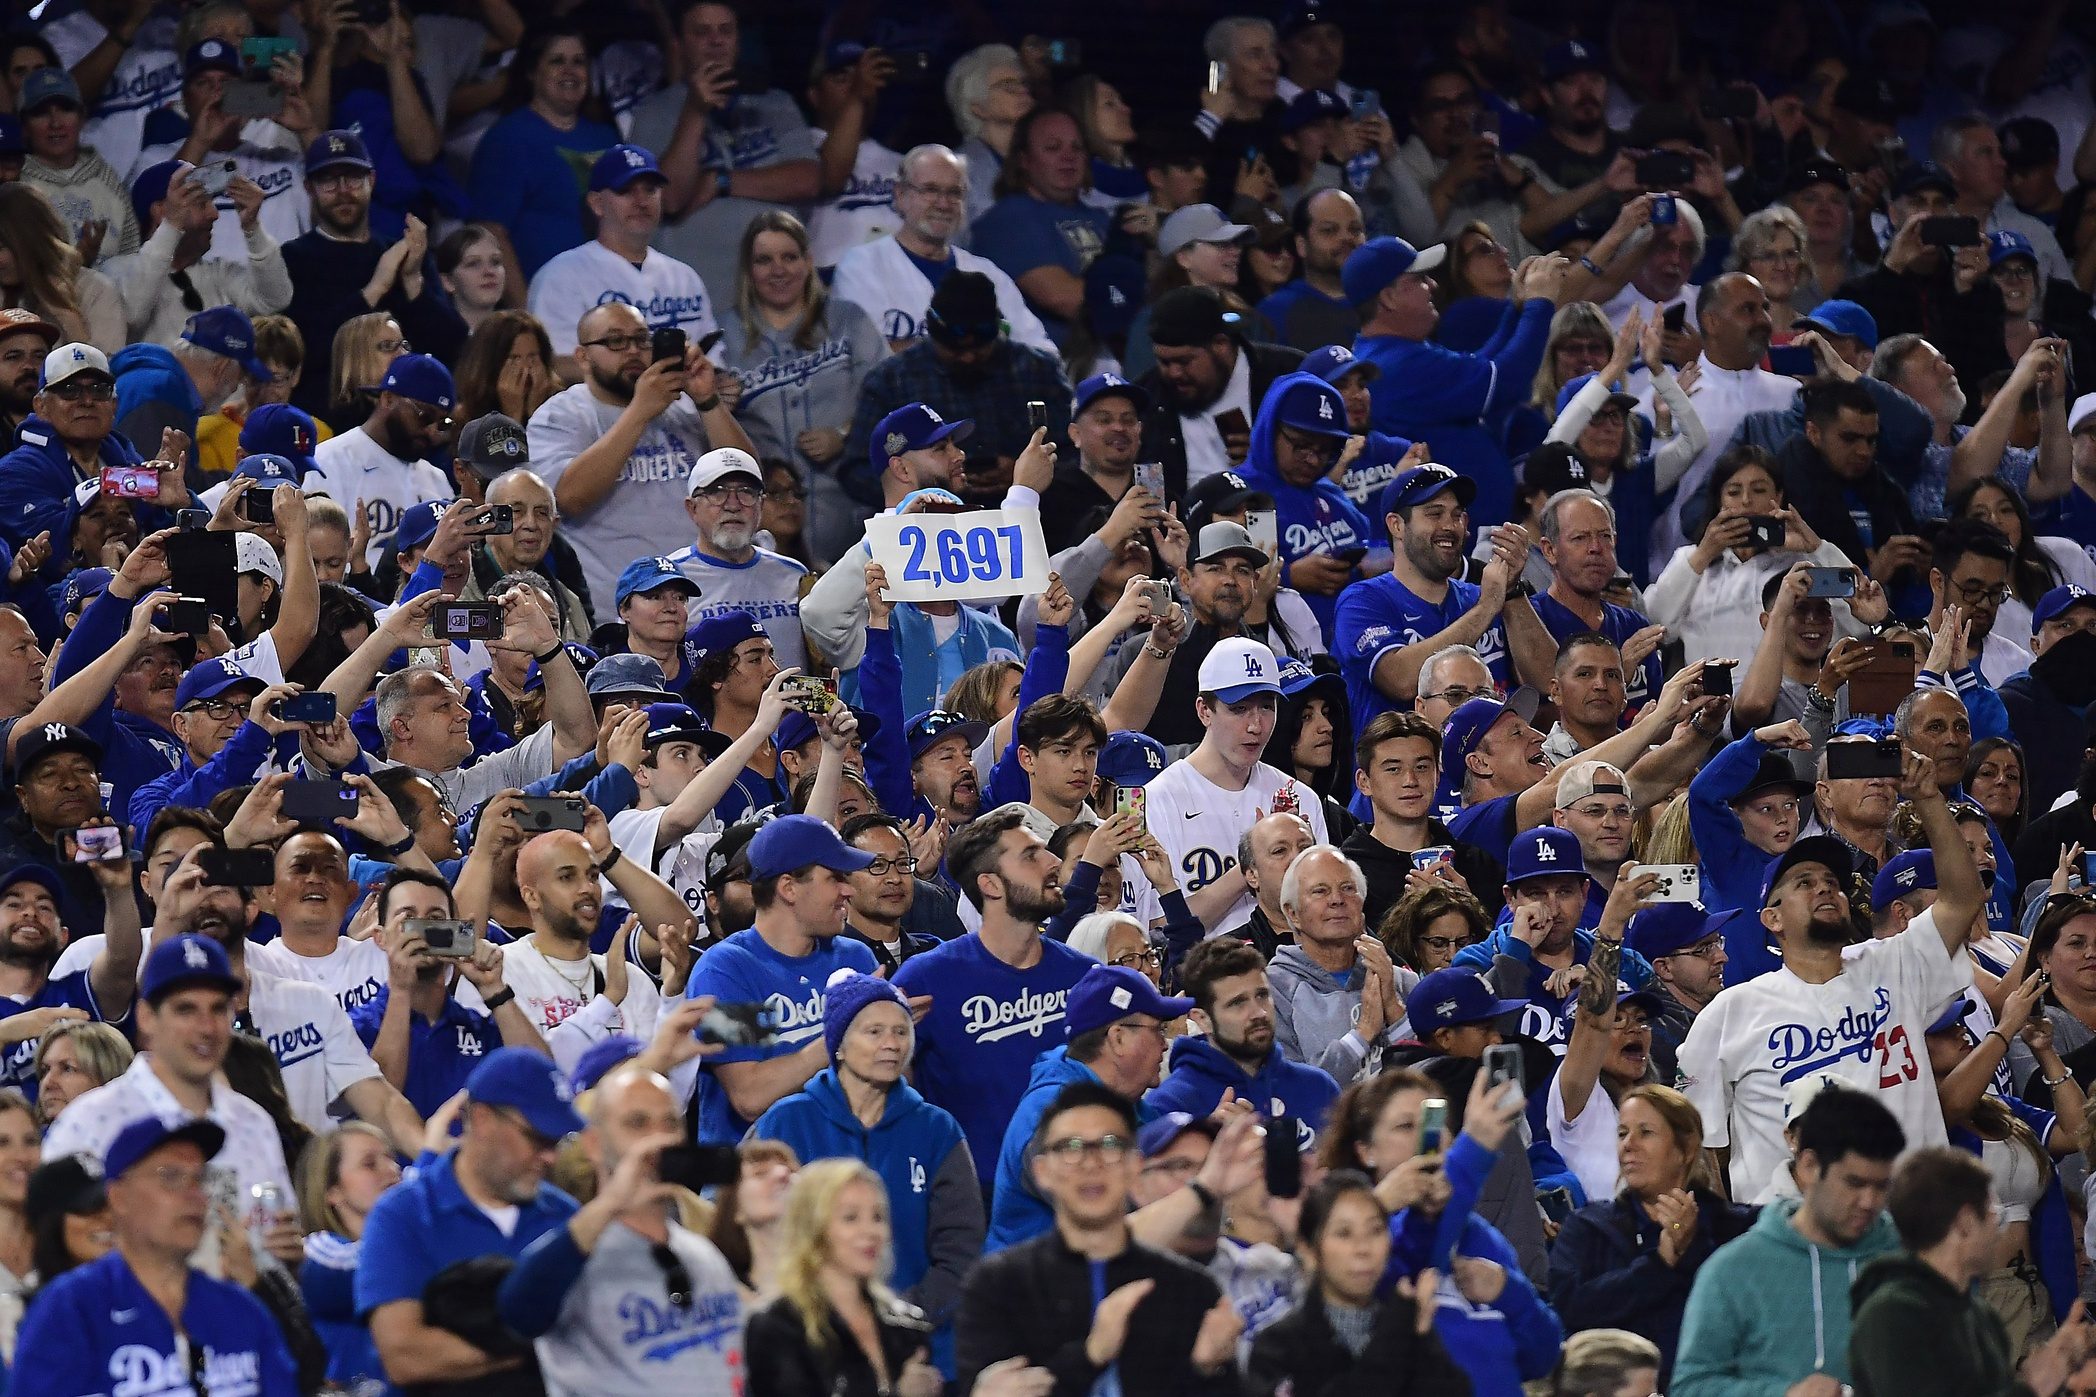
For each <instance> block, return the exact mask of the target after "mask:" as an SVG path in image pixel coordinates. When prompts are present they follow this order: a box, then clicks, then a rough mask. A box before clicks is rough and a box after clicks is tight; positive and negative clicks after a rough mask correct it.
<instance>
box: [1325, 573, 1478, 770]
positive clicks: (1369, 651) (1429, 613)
mask: <svg viewBox="0 0 2096 1397" xmlns="http://www.w3.org/2000/svg"><path fill="white" fill-rule="evenodd" d="M1477 598H1478V588H1477V584H1475V583H1472V582H1463V581H1459V580H1451V581H1450V582H1449V584H1448V595H1447V596H1446V597H1444V598H1442V600H1441V602H1440V604H1439V605H1435V604H1434V603H1431V602H1428V601H1424V600H1422V599H1421V598H1420V597H1419V596H1418V594H1416V593H1415V592H1413V591H1412V589H1411V588H1409V587H1407V586H1405V584H1404V583H1402V582H1400V581H1398V580H1397V577H1396V575H1395V574H1393V573H1384V574H1383V575H1382V576H1381V577H1371V578H1369V579H1368V580H1367V581H1366V582H1356V583H1353V584H1351V585H1350V586H1348V587H1347V589H1346V590H1345V591H1343V592H1341V593H1340V594H1339V606H1338V609H1337V611H1336V612H1334V614H1333V620H1332V653H1333V654H1335V655H1337V656H1338V657H1339V672H1340V673H1341V674H1342V675H1344V676H1345V678H1346V701H1347V706H1348V708H1349V709H1350V710H1351V711H1352V715H1353V719H1354V724H1355V731H1357V732H1358V731H1359V730H1360V729H1361V728H1362V727H1365V726H1367V724H1368V722H1369V720H1370V719H1372V718H1374V717H1375V716H1376V715H1377V714H1379V713H1387V712H1389V711H1390V710H1391V709H1394V708H1399V707H1402V705H1400V704H1399V703H1398V702H1397V701H1396V700H1394V699H1392V698H1391V697H1389V695H1387V694H1385V693H1384V692H1383V691H1382V690H1381V689H1378V688H1377V687H1376V684H1375V667H1376V661H1378V660H1380V659H1381V658H1382V657H1383V656H1384V655H1386V654H1388V653H1389V652H1390V651H1392V650H1402V649H1403V648H1404V647H1405V646H1407V645H1416V644H1418V643H1419V642H1420V641H1422V640H1425V639H1426V638H1427V637H1428V636H1430V635H1439V634H1440V633H1441V632H1442V631H1445V630H1447V629H1448V628H1449V627H1450V626H1452V625H1454V624H1455V622H1456V620H1457V618H1459V617H1460V616H1462V615H1463V613H1464V612H1466V611H1468V610H1470V608H1471V607H1473V606H1476V605H1477ZM1477 653H1478V654H1479V655H1482V656H1483V657H1484V661H1485V666H1486V668H1488V669H1490V670H1491V671H1492V678H1493V680H1494V681H1495V682H1497V683H1498V684H1499V685H1500V687H1501V688H1502V689H1504V688H1505V687H1506V685H1507V684H1508V683H1509V682H1510V681H1511V679H1512V676H1513V669H1512V666H1511V665H1510V664H1509V662H1508V656H1507V638H1506V626H1505V625H1504V624H1503V623H1502V622H1500V621H1498V620H1494V621H1493V622H1492V624H1491V625H1489V626H1487V627H1486V628H1485V633H1484V634H1483V635H1481V636H1479V637H1478V639H1477Z"/></svg>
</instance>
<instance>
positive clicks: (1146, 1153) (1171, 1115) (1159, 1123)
mask: <svg viewBox="0 0 2096 1397" xmlns="http://www.w3.org/2000/svg"><path fill="white" fill-rule="evenodd" d="M1189 1130H1191V1131H1193V1132H1194V1133H1195V1134H1197V1135H1205V1136H1207V1137H1208V1138H1209V1139H1211V1140H1213V1139H1214V1138H1215V1133H1216V1126H1215V1122H1214V1121H1211V1120H1210V1119H1209V1118H1208V1117H1206V1116H1197V1115H1195V1114H1194V1113H1193V1112H1191V1111H1166V1112H1165V1113H1164V1114H1163V1115H1161V1116H1159V1117H1158V1118H1157V1119H1156V1120H1154V1121H1151V1122H1150V1123H1149V1124H1147V1125H1145V1126H1143V1127H1142V1128H1141V1129H1140V1130H1137V1131H1136V1132H1135V1148H1136V1149H1137V1150H1138V1151H1139V1152H1141V1154H1142V1157H1143V1158H1144V1159H1155V1158H1156V1157H1157V1156H1158V1155H1161V1154H1163V1153H1164V1152H1165V1151H1166V1150H1168V1149H1170V1148H1171V1147H1172V1142H1173V1141H1174V1140H1177V1139H1178V1138H1179V1137H1180V1136H1182V1135H1184V1134H1186V1132H1187V1131H1189Z"/></svg>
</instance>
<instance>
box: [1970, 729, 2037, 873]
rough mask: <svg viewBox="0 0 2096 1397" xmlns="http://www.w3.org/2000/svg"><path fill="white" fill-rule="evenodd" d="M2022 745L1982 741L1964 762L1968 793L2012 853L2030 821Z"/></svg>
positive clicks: (1997, 739)
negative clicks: (2026, 823) (2025, 825)
mask: <svg viewBox="0 0 2096 1397" xmlns="http://www.w3.org/2000/svg"><path fill="white" fill-rule="evenodd" d="M2023 769H2024V767H2023V744H2022V743H2020V742H2017V741H2016V740H2015V739H2014V738H2010V737H1983V738H1981V739H1980V740H1979V741H1977V742H1975V743H1973V744H1972V751H1971V752H1970V753H1969V754H1968V755H1967V756H1966V758H1965V793H1966V794H1967V795H1969V796H1971V797H1972V798H1973V800H1975V801H1976V802H1978V803H1979V807H1980V809H1982V810H1984V811H1986V812H1987V818H1988V819H1990V820H1992V821H1993V822H1994V827H1995V828H1996V829H1997V830H2000V831H2001V841H2002V843H2004V844H2006V845H2008V846H2009V847H2010V848H2011V849H2013V848H2015V847H2016V841H2017V840H2019V839H2021V838H2022V837H2023V827H2024V823H2025V822H2026V821H2027V820H2028V819H2029V817H2030V787H2029V784H2028V783H2027V782H2025V780H2024V779H2023Z"/></svg>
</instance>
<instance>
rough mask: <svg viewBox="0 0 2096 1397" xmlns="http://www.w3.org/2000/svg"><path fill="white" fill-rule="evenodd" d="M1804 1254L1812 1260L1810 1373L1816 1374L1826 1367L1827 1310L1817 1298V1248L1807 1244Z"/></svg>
mask: <svg viewBox="0 0 2096 1397" xmlns="http://www.w3.org/2000/svg"><path fill="white" fill-rule="evenodd" d="M1805 1252H1806V1255H1808V1256H1810V1257H1811V1258H1812V1371H1813V1372H1815V1373H1818V1372H1824V1371H1825V1370H1826V1366H1827V1309H1826V1305H1825V1304H1824V1303H1823V1302H1822V1301H1821V1300H1820V1298H1819V1248H1818V1247H1815V1246H1813V1245H1812V1244H1811V1243H1810V1242H1807V1243H1806V1244H1805Z"/></svg>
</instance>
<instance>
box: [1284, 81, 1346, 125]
mask: <svg viewBox="0 0 2096 1397" xmlns="http://www.w3.org/2000/svg"><path fill="white" fill-rule="evenodd" d="M1349 115H1350V112H1349V109H1348V107H1347V105H1346V103H1344V102H1342V101H1340V100H1339V94H1338V93H1336V92H1327V91H1325V90H1324V89H1323V88H1321V87H1306V88H1304V89H1303V90H1302V91H1301V92H1298V93H1297V94H1296V95H1295V98H1294V100H1293V101H1291V102H1289V104H1288V105H1287V106H1286V107H1283V108H1282V109H1281V130H1282V132H1283V134H1288V133H1291V132H1296V131H1300V130H1302V129H1303V128H1304V127H1305V126H1310V125H1313V124H1315V123H1317V122H1320V121H1344V120H1346V118H1347V117H1348V116H1349Z"/></svg>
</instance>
